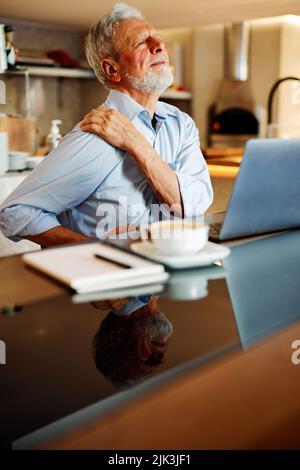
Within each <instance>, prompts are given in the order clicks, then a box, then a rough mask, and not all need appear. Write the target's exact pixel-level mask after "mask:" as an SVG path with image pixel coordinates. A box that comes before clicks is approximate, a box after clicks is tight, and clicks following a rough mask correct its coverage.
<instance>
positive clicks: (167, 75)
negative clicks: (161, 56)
mask: <svg viewBox="0 0 300 470" xmlns="http://www.w3.org/2000/svg"><path fill="white" fill-rule="evenodd" d="M126 78H127V80H128V81H129V83H130V84H131V86H132V87H133V88H135V89H136V90H140V91H144V92H146V93H153V94H157V95H161V94H162V93H163V92H164V91H165V90H166V89H167V88H168V87H169V86H170V85H172V83H173V80H174V77H173V75H172V72H171V70H170V68H169V67H168V66H167V67H166V68H165V70H163V71H161V72H155V71H154V70H149V71H148V73H147V74H146V75H145V77H144V78H137V77H133V76H132V75H129V74H126Z"/></svg>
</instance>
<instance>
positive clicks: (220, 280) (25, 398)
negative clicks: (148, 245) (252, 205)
mask: <svg viewBox="0 0 300 470" xmlns="http://www.w3.org/2000/svg"><path fill="white" fill-rule="evenodd" d="M299 244H300V231H290V232H284V233H281V234H279V235H276V236H271V237H267V238H263V239H260V240H256V241H251V242H245V243H243V244H241V245H238V246H233V247H232V252H231V255H230V256H229V257H228V258H226V259H225V260H224V266H223V267H221V266H212V267H210V268H204V269H203V268H202V269H193V270H185V271H184V272H183V271H181V272H172V273H171V278H170V281H169V282H168V284H167V285H166V286H165V289H164V291H163V292H161V293H160V294H157V295H158V304H159V309H160V311H162V312H164V314H165V315H166V317H167V318H168V319H169V321H170V322H171V323H172V326H173V333H172V336H171V338H170V341H169V344H168V348H167V351H166V354H165V360H164V362H163V363H162V364H160V365H158V366H155V367H153V370H152V373H151V374H149V375H147V376H145V377H144V380H143V382H142V383H140V384H136V385H134V386H132V387H131V388H129V389H128V390H126V391H120V390H119V389H118V388H117V387H116V386H115V385H113V384H112V383H111V382H110V381H109V380H108V379H107V378H105V377H104V376H103V375H102V374H101V373H100V372H99V371H98V370H97V369H96V367H95V363H94V359H93V357H92V354H91V341H92V338H93V337H94V335H95V333H96V332H97V330H98V328H99V325H100V324H101V322H102V321H103V320H104V318H105V317H106V315H107V313H108V312H107V311H100V310H97V309H95V308H94V307H93V306H92V305H91V304H90V303H88V302H86V301H85V302H82V303H75V299H72V293H70V292H69V291H68V290H67V289H65V288H64V287H62V286H61V285H60V284H57V283H55V282H53V281H51V280H50V279H48V278H47V277H44V276H41V275H39V274H37V273H35V272H33V271H31V270H29V269H28V268H25V267H24V266H23V264H22V262H21V259H20V257H19V256H15V257H11V258H4V259H2V260H0V278H1V282H2V285H3V289H2V290H1V293H0V305H1V306H2V307H6V309H4V311H3V313H4V314H2V315H1V316H0V332H1V333H0V338H1V339H2V340H4V341H5V343H6V345H7V364H6V365H5V366H1V368H0V377H1V387H0V390H1V392H0V416H1V419H0V423H1V424H0V426H1V430H0V434H1V437H2V443H3V442H6V446H9V445H11V443H13V447H14V448H37V447H39V448H88V447H89V446H90V447H92V448H99V449H101V448H110V449H111V448H113V449H122V448H123V449H126V448H127V449H129V448H131V449H132V448H144V447H143V446H145V445H146V447H148V448H161V449H167V448H168V449H170V448H171V449H172V448H174V449H175V448H185V449H189V448H213V446H214V445H215V446H217V447H218V448H225V449H228V448H243V447H244V448H253V446H254V447H255V448H261V447H263V444H264V442H267V443H268V444H269V445H270V446H271V447H272V446H275V447H276V446H277V447H278V448H279V447H282V446H281V441H280V440H278V439H279V438H280V436H282V439H283V440H282V445H283V447H289V446H292V445H295V443H296V442H298V443H299V442H300V431H299V430H298V426H296V425H295V422H296V421H295V420H296V417H298V416H300V404H299V400H297V399H295V397H296V395H297V394H293V393H292V392H291V391H293V390H297V387H298V385H300V383H299V380H300V376H299V371H298V370H297V367H296V366H295V365H293V364H292V363H291V355H292V352H293V351H292V349H291V341H292V340H293V339H297V338H298V336H299V334H300V333H299V332H300V327H299V324H300V314H299V312H300V293H299V286H298V280H299V277H300V254H299V250H298V247H299ZM16 284H18V286H19V287H18V289H16V290H15V291H14V289H13V287H14V285H15V286H16ZM22 286H23V287H22ZM148 293H149V294H151V293H152V292H151V289H149V292H148ZM115 295H116V296H117V292H116V293H115ZM13 305H18V308H16V309H15V310H14V311H15V314H14V315H13V316H11V314H12V313H13V309H12V306H13ZM9 306H10V310H8V309H7V307H9ZM21 307H22V308H21ZM297 335H298V336H297ZM274 387H279V388H278V390H277V389H276V388H274ZM294 396H295V397H294ZM197 397H198V398H197ZM282 397H284V399H283V398H282ZM151 411H152V415H151ZM244 419H249V421H243V420H244ZM153 420H154V421H156V424H155V426H154V421H153ZM178 423H180V426H179V425H178ZM245 423H247V425H245ZM137 427H138V433H137ZM279 429H280V433H279V431H278V430H279ZM105 430H106V433H105Z"/></svg>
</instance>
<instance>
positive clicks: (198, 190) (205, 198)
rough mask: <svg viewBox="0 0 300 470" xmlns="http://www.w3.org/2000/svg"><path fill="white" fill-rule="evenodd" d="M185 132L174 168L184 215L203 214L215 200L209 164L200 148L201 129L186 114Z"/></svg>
mask: <svg viewBox="0 0 300 470" xmlns="http://www.w3.org/2000/svg"><path fill="white" fill-rule="evenodd" d="M185 119H186V123H185V133H184V139H183V143H182V146H181V149H180V152H179V154H178V156H177V158H176V161H175V163H174V164H172V165H171V166H173V169H174V171H175V173H176V175H177V179H178V184H179V189H180V193H181V199H182V204H183V209H184V217H195V216H200V215H203V214H204V212H205V211H206V210H207V209H208V207H209V206H210V205H211V203H212V201H213V189H212V185H211V180H210V176H209V172H208V167H207V164H206V162H205V160H204V157H203V155H202V152H201V150H200V140H199V131H198V129H197V127H196V125H195V123H194V121H193V120H192V119H191V118H190V117H189V116H188V115H187V114H185Z"/></svg>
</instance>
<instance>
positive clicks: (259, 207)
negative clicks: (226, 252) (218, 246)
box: [210, 139, 300, 241]
mask: <svg viewBox="0 0 300 470" xmlns="http://www.w3.org/2000/svg"><path fill="white" fill-rule="evenodd" d="M299 175H300V139H290V140H289V139H253V140H250V141H248V143H247V145H246V149H245V154H244V157H243V160H242V164H241V168H240V171H239V174H238V177H237V179H236V182H235V185H234V188H233V191H232V194H231V198H230V201H229V204H228V209H227V212H226V215H225V217H224V220H223V222H220V223H216V224H212V225H211V230H210V238H211V239H212V240H220V241H221V240H230V239H233V238H240V237H246V236H251V235H256V234H261V233H270V232H275V231H278V230H284V229H288V228H293V227H300V184H299Z"/></svg>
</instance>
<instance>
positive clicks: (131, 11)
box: [85, 3, 143, 86]
mask: <svg viewBox="0 0 300 470" xmlns="http://www.w3.org/2000/svg"><path fill="white" fill-rule="evenodd" d="M129 18H140V19H143V16H142V14H141V13H140V12H139V11H138V10H137V9H136V8H133V7H130V6H128V5H126V4H125V3H116V4H115V5H114V6H113V8H112V9H111V10H110V11H109V12H108V13H107V14H106V15H104V16H103V17H102V18H100V20H99V21H98V22H97V23H95V24H93V25H92V26H91V27H90V30H89V32H88V35H87V37H86V39H85V53H86V57H87V60H88V63H89V65H90V66H91V68H92V69H93V70H94V72H95V75H96V77H97V78H98V80H99V81H100V82H101V83H103V84H104V85H106V86H109V79H108V77H107V76H106V75H105V73H104V72H103V70H102V68H101V63H100V62H101V60H102V59H104V58H105V57H112V58H114V59H115V60H119V53H118V50H117V47H116V44H115V43H114V40H113V37H114V33H115V30H116V27H117V26H118V24H119V23H120V22H121V21H125V20H128V19H129Z"/></svg>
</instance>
